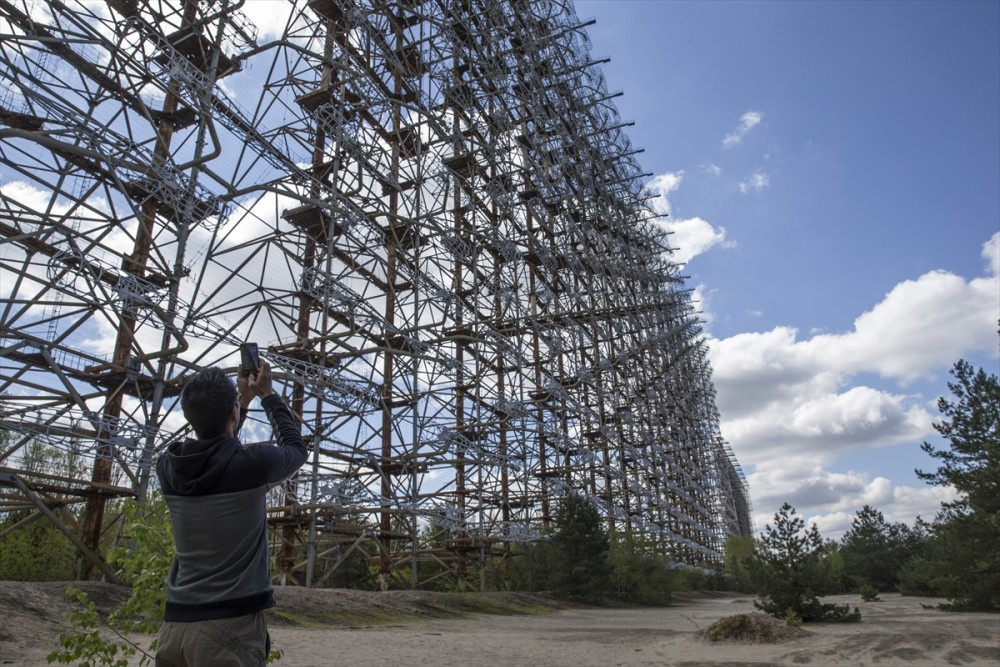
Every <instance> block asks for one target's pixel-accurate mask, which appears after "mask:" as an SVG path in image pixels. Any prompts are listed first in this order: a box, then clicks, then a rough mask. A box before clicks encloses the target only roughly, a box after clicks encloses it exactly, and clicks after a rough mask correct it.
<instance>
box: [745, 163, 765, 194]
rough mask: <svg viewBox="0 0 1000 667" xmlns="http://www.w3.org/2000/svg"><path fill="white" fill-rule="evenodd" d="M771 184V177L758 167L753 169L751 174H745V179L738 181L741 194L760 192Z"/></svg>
mask: <svg viewBox="0 0 1000 667" xmlns="http://www.w3.org/2000/svg"><path fill="white" fill-rule="evenodd" d="M770 184H771V177H770V176H768V175H767V174H765V173H764V172H763V171H761V170H760V169H757V170H755V171H754V172H753V173H752V174H750V175H749V176H747V177H746V178H745V179H743V180H742V181H740V183H739V186H738V187H739V189H740V192H742V193H743V194H747V193H749V192H760V191H761V190H763V189H764V188H766V187H767V186H769V185H770Z"/></svg>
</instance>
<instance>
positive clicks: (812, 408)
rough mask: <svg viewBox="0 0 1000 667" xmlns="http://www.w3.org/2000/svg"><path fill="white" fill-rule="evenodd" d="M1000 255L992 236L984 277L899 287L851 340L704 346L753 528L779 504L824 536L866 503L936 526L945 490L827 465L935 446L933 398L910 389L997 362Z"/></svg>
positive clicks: (940, 276) (746, 337)
mask: <svg viewBox="0 0 1000 667" xmlns="http://www.w3.org/2000/svg"><path fill="white" fill-rule="evenodd" d="M998 249H1000V234H995V235H994V236H992V237H991V238H990V240H989V241H988V242H986V244H984V246H983V256H984V258H986V259H987V268H988V270H989V271H990V274H989V275H985V276H981V277H978V278H972V279H964V278H962V277H960V276H956V275H954V274H951V273H947V272H944V271H931V272H928V273H926V274H924V275H922V276H920V277H918V278H916V279H915V280H906V281H903V282H901V283H899V284H898V285H896V287H894V288H893V289H892V290H890V291H889V292H888V293H887V294H886V295H885V297H884V298H883V299H882V300H881V301H880V302H879V303H877V304H875V305H874V306H873V307H872V308H871V309H870V310H868V311H867V312H865V313H863V314H861V315H860V316H858V317H857V318H856V319H855V321H854V327H853V329H852V330H851V331H848V332H844V333H820V334H815V335H812V336H811V337H809V338H806V339H802V340H800V339H799V338H798V330H796V329H794V328H790V327H780V326H779V327H775V328H774V329H772V330H771V331H764V332H748V333H741V334H737V335H734V336H731V337H729V338H725V339H711V338H710V339H709V341H708V342H709V357H710V361H711V364H712V368H713V380H714V384H715V388H716V393H717V405H718V408H719V412H720V415H721V420H722V422H721V429H722V434H723V436H724V437H725V438H726V439H727V440H728V441H729V442H730V444H731V445H732V447H733V450H734V452H735V453H736V455H737V457H738V458H739V460H740V461H741V463H742V464H743V465H744V466H746V467H747V468H748V469H752V470H753V473H752V474H750V475H749V476H748V481H749V484H750V491H751V495H752V497H753V504H754V507H755V510H756V512H757V515H758V516H757V522H758V526H759V527H760V526H763V524H764V523H766V522H768V521H771V516H772V515H773V513H774V511H775V510H776V509H777V507H779V506H780V505H781V503H783V502H786V501H787V502H790V503H791V504H792V505H793V506H795V507H796V508H797V509H798V510H799V513H800V514H801V515H803V516H813V517H815V519H816V521H817V524H818V525H819V526H820V529H821V531H823V532H824V534H825V532H826V531H824V530H823V529H824V528H826V530H827V531H842V530H843V529H845V526H846V527H849V525H850V520H851V519H852V518H853V516H854V513H855V512H856V511H857V510H858V509H860V508H861V507H862V506H863V505H865V504H869V505H872V506H873V507H877V508H878V509H880V510H881V511H882V512H883V513H884V514H885V515H886V518H887V520H892V521H904V522H907V523H912V521H913V519H914V518H915V517H916V516H917V515H918V514H919V515H921V516H923V517H924V518H925V519H931V518H933V516H934V515H935V514H936V512H937V509H938V508H939V505H940V503H941V502H942V501H946V500H950V499H952V498H953V497H954V490H952V489H947V488H940V487H926V488H915V487H910V486H905V485H903V484H904V480H892V479H888V478H886V477H874V478H870V477H869V476H868V475H867V474H866V473H856V472H847V473H844V472H833V471H831V470H830V468H831V467H832V466H834V465H835V463H836V462H837V460H838V458H839V457H841V456H842V455H844V454H846V453H848V452H859V451H863V452H866V453H867V452H871V455H872V456H875V455H876V452H877V451H878V450H879V449H881V448H884V447H886V446H906V447H910V446H912V447H913V449H914V450H917V445H918V443H920V442H921V441H923V440H925V439H933V438H934V437H936V432H935V431H934V429H933V426H932V422H933V421H936V420H937V419H938V417H939V415H938V414H937V412H936V410H935V408H934V400H933V399H934V397H932V396H924V395H922V394H920V393H919V392H914V391H913V390H909V389H908V387H910V386H911V384H912V383H913V382H915V381H916V380H918V379H933V380H939V379H940V378H942V377H943V376H944V375H945V372H946V371H947V369H948V368H950V367H951V365H952V364H953V363H954V361H955V360H956V359H959V358H963V357H964V358H968V356H969V355H987V356H990V357H995V356H996V354H997V350H996V340H997V339H996V323H997V321H998V320H1000V299H998V298H997V295H998V294H1000V278H998V275H997V271H996V269H997V266H996V264H997V263H998V262H995V261H994V260H993V258H994V257H995V256H996V252H997V250H998ZM861 374H875V375H877V376H879V377H881V379H882V380H883V383H882V385H881V386H878V387H876V386H871V385H872V384H873V383H874V382H875V379H874V378H873V379H872V380H871V381H870V382H862V381H860V380H859V376H860V375H861ZM880 455H882V454H880ZM866 456H867V454H866ZM915 465H919V464H915ZM908 479H909V478H908ZM845 522H846V523H845ZM828 536H829V537H836V535H828Z"/></svg>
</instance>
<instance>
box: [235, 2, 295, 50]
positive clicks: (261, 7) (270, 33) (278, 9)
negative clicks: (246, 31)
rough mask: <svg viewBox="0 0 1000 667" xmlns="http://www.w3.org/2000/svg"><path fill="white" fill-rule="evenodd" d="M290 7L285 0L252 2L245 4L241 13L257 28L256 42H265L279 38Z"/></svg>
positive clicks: (290, 9)
mask: <svg viewBox="0 0 1000 667" xmlns="http://www.w3.org/2000/svg"><path fill="white" fill-rule="evenodd" d="M292 7H293V5H292V3H290V2H288V1H287V0H252V1H251V2H247V3H245V4H244V5H243V7H242V8H241V11H242V12H243V13H244V14H245V15H246V17H247V18H248V19H250V22H251V23H253V24H254V25H255V26H257V40H258V41H260V42H266V41H268V40H269V39H273V38H276V37H280V36H281V33H282V31H283V30H284V29H285V25H286V24H287V23H288V17H289V15H290V14H291V11H292Z"/></svg>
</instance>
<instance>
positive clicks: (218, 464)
mask: <svg viewBox="0 0 1000 667" xmlns="http://www.w3.org/2000/svg"><path fill="white" fill-rule="evenodd" d="M261 405H262V406H263V407H264V412H265V413H266V414H267V418H268V421H270V423H271V427H272V428H273V429H274V433H275V438H276V439H277V446H272V445H251V446H247V447H244V446H243V445H242V444H240V441H239V440H238V439H237V438H235V437H227V436H219V437H217V438H211V439H208V440H195V439H191V438H189V439H187V440H184V441H183V442H175V443H173V444H171V445H170V446H169V447H168V448H167V451H166V452H164V453H163V454H162V455H161V456H160V458H159V460H157V462H156V474H157V477H158V478H159V480H160V488H161V489H162V490H163V497H164V499H165V500H166V503H167V508H168V509H169V511H170V527H171V529H172V530H173V533H174V544H175V546H176V548H177V552H176V555H175V556H174V560H173V563H172V564H171V566H170V573H169V574H168V575H167V607H166V614H165V616H164V619H165V620H167V621H181V622H184V621H188V622H190V621H205V620H211V619H218V618H235V617H237V616H243V615H246V614H250V613H253V612H256V611H260V610H262V609H267V608H268V607H273V606H274V597H273V592H274V589H273V587H272V586H271V571H270V564H269V558H268V550H267V492H268V490H269V489H271V488H272V487H274V486H276V485H277V484H280V483H281V482H283V481H284V480H286V479H288V478H289V477H291V475H292V474H294V473H295V471H296V470H298V469H299V467H301V466H302V464H303V463H305V460H306V457H307V454H308V453H307V451H306V446H305V442H303V440H302V436H301V434H300V433H299V429H298V427H297V425H296V424H295V420H294V418H293V417H292V413H291V411H289V409H288V407H287V406H286V405H285V404H284V402H283V401H282V400H281V398H280V397H278V396H276V395H274V394H272V395H270V396H268V397H266V398H264V399H262V400H261Z"/></svg>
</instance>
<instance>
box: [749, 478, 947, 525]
mask: <svg viewBox="0 0 1000 667" xmlns="http://www.w3.org/2000/svg"><path fill="white" fill-rule="evenodd" d="M747 481H748V482H749V484H750V488H751V490H753V489H761V490H762V491H761V493H760V494H759V495H755V498H754V506H755V508H756V509H757V510H758V511H757V514H756V516H755V517H754V519H755V522H756V528H757V530H758V531H762V530H763V529H764V527H765V525H766V524H771V525H773V524H774V512H775V511H777V508H778V507H780V506H781V504H782V503H785V502H787V503H789V504H790V505H792V506H793V507H795V509H796V511H797V512H798V514H799V515H800V516H802V517H803V518H804V519H805V521H806V524H807V525H809V524H812V523H815V524H816V527H817V528H818V529H819V531H820V534H821V535H822V536H823V537H824V538H829V539H833V540H839V539H840V537H841V536H842V535H843V533H844V532H846V531H847V530H849V529H850V527H851V521H853V520H854V517H855V515H856V514H857V512H858V510H860V509H861V508H862V507H864V506H865V505H870V506H871V507H874V508H876V509H878V510H879V511H881V512H882V514H883V516H884V517H885V519H886V521H889V522H902V523H906V524H908V525H912V524H913V522H914V521H915V520H916V518H917V517H918V516H919V517H921V518H923V519H925V520H928V521H929V520H931V519H933V518H934V516H935V515H936V514H937V512H938V510H939V509H940V508H941V503H943V502H950V501H952V500H954V499H955V497H956V492H955V490H954V489H953V488H951V487H941V486H926V487H920V488H917V487H913V486H906V485H897V484H894V482H893V481H892V480H890V479H888V478H886V477H881V476H876V477H872V476H871V475H869V474H868V473H864V472H857V471H849V472H844V473H838V472H830V471H828V470H825V469H823V467H822V466H819V465H814V464H811V463H805V462H802V464H801V465H795V464H793V465H790V466H786V467H777V468H774V469H769V470H762V471H757V472H754V473H753V474H751V475H749V476H748V479H747ZM761 510H764V511H761Z"/></svg>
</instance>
